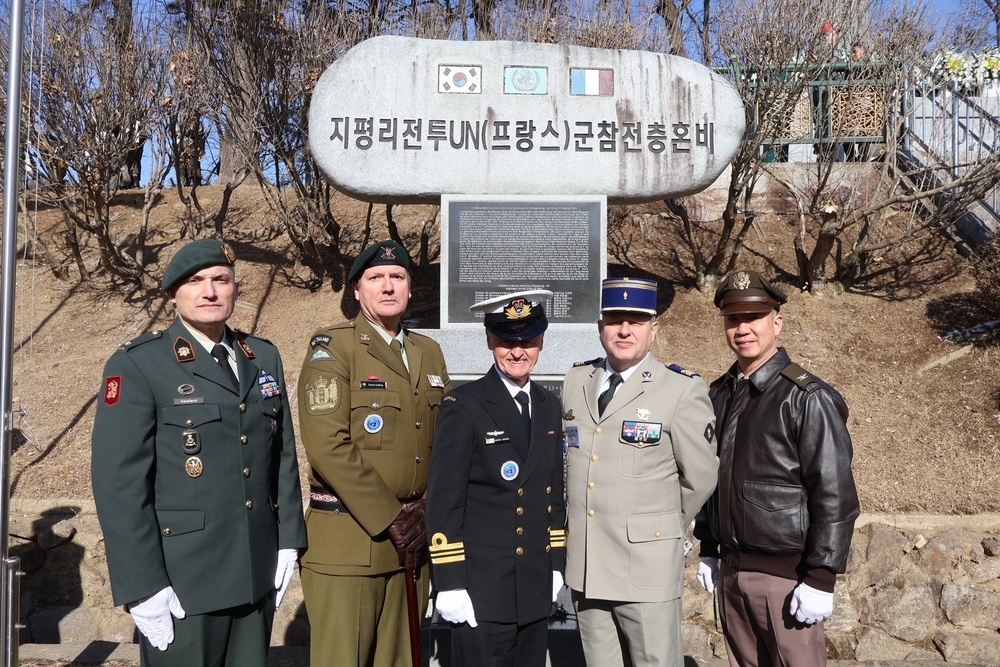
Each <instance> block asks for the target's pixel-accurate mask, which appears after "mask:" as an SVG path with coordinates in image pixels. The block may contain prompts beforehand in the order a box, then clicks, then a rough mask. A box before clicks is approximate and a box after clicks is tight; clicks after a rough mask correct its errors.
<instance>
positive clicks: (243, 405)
mask: <svg viewBox="0 0 1000 667" xmlns="http://www.w3.org/2000/svg"><path fill="white" fill-rule="evenodd" d="M246 411H247V404H246V403H240V412H246Z"/></svg>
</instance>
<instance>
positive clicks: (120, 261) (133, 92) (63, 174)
mask: <svg viewBox="0 0 1000 667" xmlns="http://www.w3.org/2000/svg"><path fill="white" fill-rule="evenodd" d="M122 9H123V6H122V3H121V2H119V3H117V4H111V5H107V4H103V3H97V2H95V3H90V4H82V5H80V6H72V5H70V4H68V3H64V2H63V3H60V2H51V3H49V5H48V7H47V8H46V12H47V21H48V25H47V33H46V34H47V36H48V39H47V41H46V42H44V43H41V44H39V48H40V49H41V50H42V58H41V59H40V61H41V62H43V63H44V65H43V67H42V70H41V74H40V89H41V95H40V97H39V99H38V104H37V106H36V109H35V110H34V112H33V118H32V122H31V124H30V128H29V136H30V142H31V145H32V146H33V149H34V150H35V151H36V153H37V156H38V159H39V162H40V163H41V165H42V166H43V168H44V171H45V172H46V173H48V174H51V175H56V178H54V179H53V182H52V187H53V191H54V193H55V203H56V204H57V205H58V206H59V207H60V208H61V209H62V211H63V214H64V217H65V220H66V225H67V231H66V238H67V244H68V246H69V251H70V252H71V254H72V255H73V256H74V257H76V258H77V265H78V267H79V268H80V270H81V273H83V270H84V266H83V260H82V254H81V252H80V244H81V243H82V242H83V238H82V235H87V236H90V237H92V238H93V240H94V242H95V243H96V245H97V247H98V250H99V254H100V258H101V259H100V264H101V266H102V267H103V268H104V269H105V270H107V271H108V272H110V273H111V274H112V275H114V276H117V277H119V278H124V279H126V280H129V281H132V282H137V283H138V282H141V281H142V280H143V277H144V275H145V266H144V260H143V254H142V250H143V248H142V245H143V243H144V232H143V230H133V231H131V232H130V233H123V232H122V231H121V230H117V229H114V228H113V226H112V223H113V222H114V221H113V220H112V217H111V204H112V200H113V198H114V195H115V194H116V193H117V192H118V190H119V189H120V188H121V187H122V186H123V185H125V184H131V183H132V179H133V176H134V174H133V173H130V172H128V168H127V167H125V165H126V163H127V161H128V158H129V156H130V155H132V156H133V157H134V155H135V151H136V150H137V149H138V148H139V147H140V146H141V145H142V144H143V143H144V142H145V141H146V140H147V138H148V137H150V136H152V134H153V133H154V132H155V128H156V127H157V126H159V125H161V124H162V123H161V113H160V100H161V98H162V94H163V87H164V84H165V69H166V68H165V58H164V54H163V52H162V51H161V45H160V42H159V39H158V33H157V30H156V26H155V24H154V23H153V22H151V21H148V20H138V18H137V17H133V16H132V14H131V8H129V11H122ZM126 17H127V20H126ZM126 23H127V25H126ZM154 180H155V179H154ZM156 193H157V189H156V187H155V183H154V187H153V188H151V189H147V196H148V197H155V195H156ZM147 203H148V202H147ZM82 277H85V276H82Z"/></svg>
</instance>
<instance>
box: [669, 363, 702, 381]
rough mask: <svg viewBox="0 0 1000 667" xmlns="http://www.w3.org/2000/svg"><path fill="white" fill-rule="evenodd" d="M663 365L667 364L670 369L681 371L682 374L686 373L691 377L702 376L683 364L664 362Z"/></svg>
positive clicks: (676, 371)
mask: <svg viewBox="0 0 1000 667" xmlns="http://www.w3.org/2000/svg"><path fill="white" fill-rule="evenodd" d="M663 365H664V366H666V367H667V368H669V369H670V370H672V371H673V372H675V373H680V374H681V375H686V376H688V377H689V378H700V377H701V376H700V375H698V374H697V373H695V372H694V371H689V370H688V369H686V368H684V367H683V366H678V365H677V364H663Z"/></svg>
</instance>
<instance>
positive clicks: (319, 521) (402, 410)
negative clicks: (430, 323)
mask: <svg viewBox="0 0 1000 667" xmlns="http://www.w3.org/2000/svg"><path fill="white" fill-rule="evenodd" d="M409 265H410V261H409V257H408V256H407V254H406V250H405V249H404V248H403V247H402V246H400V245H399V244H397V243H394V242H393V241H383V242H381V243H377V244H375V245H373V246H371V247H369V248H367V249H366V250H365V251H364V252H362V253H361V255H359V256H358V259H357V261H355V263H354V265H353V266H352V267H351V272H350V275H349V276H348V279H349V281H350V283H351V284H352V285H353V288H354V296H355V298H357V299H358V302H359V303H360V306H361V315H359V316H358V317H357V318H356V319H355V320H353V321H350V322H345V323H343V324H340V325H336V326H333V327H329V328H327V329H321V330H320V331H318V332H316V333H315V334H314V335H313V337H312V339H311V340H310V341H309V347H308V349H307V350H306V356H305V362H304V363H303V366H302V373H301V375H300V377H299V387H298V394H299V421H300V424H301V433H302V440H303V443H304V445H305V449H306V454H307V456H308V459H309V464H310V466H311V470H310V493H309V509H308V511H307V514H306V525H307V527H308V533H309V536H310V545H309V549H308V551H306V553H305V555H304V556H303V557H302V588H303V593H304V595H305V601H306V608H307V610H308V613H309V622H310V626H311V629H312V630H311V632H312V639H311V649H310V651H311V662H312V665H313V666H314V667H327V666H330V665H336V666H337V667H349V666H350V665H364V666H367V665H375V667H391V666H399V665H407V664H408V663H409V661H410V644H409V634H408V633H409V630H408V624H407V610H406V590H405V576H406V575H405V573H404V567H405V568H406V569H418V571H419V572H418V577H419V579H418V584H419V586H418V589H419V591H418V592H419V598H420V605H421V606H422V607H423V606H424V605H426V603H427V592H428V584H427V582H428V572H427V558H426V552H427V546H426V543H427V540H426V534H425V530H424V491H425V490H426V488H427V472H428V464H429V462H430V452H431V442H432V440H433V437H434V426H435V424H436V423H437V418H438V411H439V409H440V406H441V400H442V399H443V398H444V395H445V393H446V392H447V391H448V389H449V388H450V381H449V379H448V371H447V369H446V368H445V364H444V356H443V355H442V353H441V348H440V347H438V345H437V343H435V342H434V341H432V340H431V339H429V338H427V337H425V336H420V335H418V334H415V333H413V332H411V331H406V330H405V329H403V327H402V324H401V320H402V317H403V313H404V312H405V311H406V309H407V305H408V303H409V299H410V274H409Z"/></svg>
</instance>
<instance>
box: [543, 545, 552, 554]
mask: <svg viewBox="0 0 1000 667" xmlns="http://www.w3.org/2000/svg"><path fill="white" fill-rule="evenodd" d="M550 551H552V545H550V544H546V545H545V553H549V552H550Z"/></svg>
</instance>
